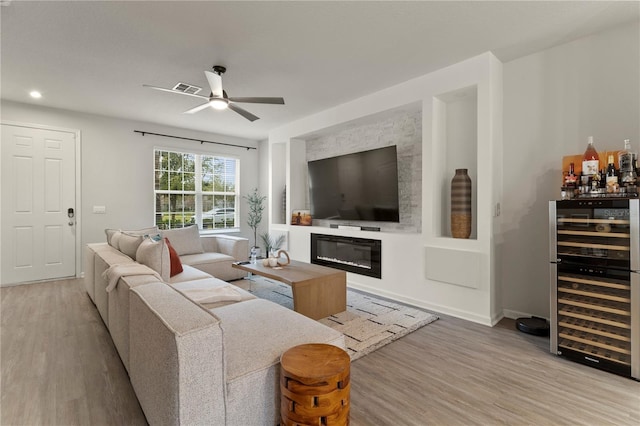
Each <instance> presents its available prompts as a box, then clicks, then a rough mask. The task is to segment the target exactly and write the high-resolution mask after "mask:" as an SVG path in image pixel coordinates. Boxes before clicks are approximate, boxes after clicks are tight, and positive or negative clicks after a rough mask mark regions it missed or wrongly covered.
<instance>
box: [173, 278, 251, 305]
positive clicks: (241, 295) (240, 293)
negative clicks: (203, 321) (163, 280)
mask: <svg viewBox="0 0 640 426" xmlns="http://www.w3.org/2000/svg"><path fill="white" fill-rule="evenodd" d="M171 286H172V287H173V288H175V289H176V290H179V291H180V292H181V293H183V294H184V295H185V296H186V297H189V298H190V299H192V300H193V301H195V302H198V303H200V304H201V305H202V306H204V307H206V308H208V309H211V308H217V307H219V306H224V305H228V304H230V303H236V302H242V301H245V300H252V299H255V298H256V296H254V295H253V294H251V293H249V292H248V291H246V290H243V289H241V288H240V287H238V286H235V285H233V284H229V283H228V282H226V281H222V280H219V279H218V278H207V279H204V280H195V281H184V282H181V283H175V284H171ZM218 288H224V289H227V288H231V289H233V291H234V293H231V294H234V295H235V296H237V297H226V296H228V294H227V293H226V292H224V293H221V294H220V295H219V297H218V300H208V301H206V300H205V301H204V302H203V301H201V300H196V299H198V298H200V299H202V298H204V297H205V296H207V295H206V294H204V292H205V291H206V290H209V289H218ZM192 295H194V297H191V296H192ZM212 296H215V294H212Z"/></svg>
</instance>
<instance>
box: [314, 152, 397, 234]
mask: <svg viewBox="0 0 640 426" xmlns="http://www.w3.org/2000/svg"><path fill="white" fill-rule="evenodd" d="M308 168H309V192H310V195H311V215H312V217H313V218H314V219H339V220H347V221H373V222H399V221H400V209H399V205H398V156H397V152H396V147H395V145H394V146H389V147H385V148H379V149H372V150H370V151H363V152H356V153H354V154H347V155H341V156H338V157H331V158H325V159H322V160H316V161H309V162H308Z"/></svg>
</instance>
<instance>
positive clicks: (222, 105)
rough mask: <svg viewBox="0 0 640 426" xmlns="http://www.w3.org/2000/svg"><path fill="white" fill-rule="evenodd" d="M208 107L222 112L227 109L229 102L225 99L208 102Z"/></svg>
mask: <svg viewBox="0 0 640 426" xmlns="http://www.w3.org/2000/svg"><path fill="white" fill-rule="evenodd" d="M209 105H211V108H213V109H217V110H223V109H227V107H228V106H229V101H228V100H226V99H213V100H212V101H211V102H209Z"/></svg>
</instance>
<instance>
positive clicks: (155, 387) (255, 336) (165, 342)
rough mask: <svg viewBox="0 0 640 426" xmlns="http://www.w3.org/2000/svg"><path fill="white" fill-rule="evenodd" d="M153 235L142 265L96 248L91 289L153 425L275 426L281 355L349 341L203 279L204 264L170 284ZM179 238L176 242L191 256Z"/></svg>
mask: <svg viewBox="0 0 640 426" xmlns="http://www.w3.org/2000/svg"><path fill="white" fill-rule="evenodd" d="M145 231H146V230H143V231H140V233H141V234H142V235H143V238H142V241H140V242H139V243H138V247H137V249H136V253H135V258H136V259H137V261H136V260H134V259H133V258H132V257H131V256H129V255H127V254H126V253H123V252H122V251H120V249H116V248H115V247H114V246H113V245H110V244H109V243H98V244H89V245H88V246H87V248H86V252H85V254H86V256H85V285H86V288H87V293H88V294H89V296H90V297H91V299H92V300H93V301H94V303H95V304H96V307H97V308H98V311H99V312H100V315H101V316H102V318H103V320H104V322H105V324H106V325H107V327H108V329H109V332H110V334H111V337H112V339H113V342H114V345H115V347H116V349H117V351H118V354H119V355H120V358H121V359H122V362H123V364H124V366H125V368H126V369H127V371H128V373H129V376H130V379H131V384H132V385H133V388H134V390H135V392H136V396H137V397H138V400H139V402H140V405H141V407H142V409H143V411H144V413H145V415H146V417H147V420H148V421H149V423H150V424H152V425H155V424H162V425H164V424H176V425H177V424H184V425H197V424H216V425H224V424H226V425H275V424H277V423H278V419H279V412H280V391H279V383H278V377H279V368H280V366H279V359H280V355H281V354H282V353H283V352H284V351H286V350H287V349H289V348H290V347H293V346H296V345H299V344H303V343H311V342H319V343H329V344H333V345H336V346H339V347H343V348H344V344H345V343H344V336H343V335H342V334H341V333H339V332H336V331H335V330H333V329H331V328H329V327H326V326H324V325H322V324H320V323H318V322H316V321H313V320H311V319H309V318H307V317H305V316H302V315H300V314H298V313H296V312H293V311H291V310H289V309H286V308H284V307H282V306H280V305H277V304H275V303H272V302H269V301H267V300H261V299H256V298H255V296H253V295H252V294H250V293H248V292H246V291H244V290H242V289H240V288H239V287H237V286H234V285H233V284H232V283H228V282H225V281H223V280H220V279H218V278H215V277H213V276H211V275H210V274H208V273H206V272H204V271H202V270H201V269H198V267H199V266H200V264H199V263H198V262H199V261H201V260H202V259H201V258H199V257H198V256H194V257H193V259H194V265H193V266H190V265H187V264H183V268H184V271H183V272H182V273H180V274H177V275H174V276H173V277H168V278H166V277H167V275H168V265H167V264H166V263H168V261H169V258H168V250H167V248H166V243H165V242H164V240H160V241H158V242H154V241H152V240H150V239H149V238H148V237H145V236H144V235H147V234H148V232H145ZM184 232H185V234H186V232H189V231H184ZM132 234H134V233H132ZM177 234H179V232H178V233H173V234H171V233H169V236H168V238H169V240H170V241H171V244H172V246H174V248H175V249H176V251H178V250H183V251H184V250H185V246H183V245H182V244H181V243H180V242H178V241H179V240H180V235H177ZM108 235H109V233H108ZM165 236H166V234H165ZM183 236H184V235H183ZM217 238H219V237H217ZM108 239H109V238H108ZM173 240H175V241H176V242H178V243H177V247H175V245H176V244H174V242H173ZM221 241H224V242H223V243H222V244H223V245H224V244H229V245H230V246H233V244H231V243H230V242H229V241H230V240H227V239H222V240H221ZM111 243H112V244H114V243H113V241H111ZM218 243H219V241H218ZM220 247H221V245H218V248H220ZM123 249H124V250H125V251H127V252H128V253H130V254H131V249H132V246H129V245H128V244H127V243H124V244H123ZM227 249H228V250H231V251H233V248H231V247H230V248H227ZM150 253H154V256H152V255H150ZM200 254H202V253H200ZM183 256H185V255H181V256H180V257H181V258H182V257H183ZM186 256H188V255H186ZM141 261H142V262H141ZM206 267H207V268H209V267H210V265H209V266H206ZM218 267H220V265H218ZM114 273H115V277H114ZM120 274H121V275H120ZM115 278H117V280H116V281H114V279H115ZM107 290H108V291H107Z"/></svg>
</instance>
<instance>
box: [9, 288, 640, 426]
mask: <svg viewBox="0 0 640 426" xmlns="http://www.w3.org/2000/svg"><path fill="white" fill-rule="evenodd" d="M0 296H1V302H2V303H1V310H2V313H1V317H2V320H1V324H0V326H1V330H0V336H1V352H0V355H1V357H2V358H1V367H2V374H1V380H2V382H1V388H2V389H1V398H2V399H1V405H0V410H1V413H0V425H3V426H4V425H44V424H47V425H74V424H77V425H124V424H127V425H138V424H146V421H145V418H144V415H143V413H142V410H141V409H140V406H139V404H138V402H137V400H136V397H135V394H134V392H133V390H132V388H131V385H130V384H129V380H128V377H127V374H126V371H125V369H124V367H123V366H122V363H121V362H120V359H119V358H118V356H117V354H116V350H115V348H114V346H113V343H112V342H111V339H110V337H109V334H108V332H107V330H106V328H105V326H104V324H103V323H102V320H101V319H100V316H99V315H98V313H97V311H96V309H95V307H94V306H93V304H92V303H91V302H90V300H89V298H88V296H87V295H86V293H85V292H84V289H83V287H82V282H81V281H80V280H68V281H58V282H50V283H43V284H31V285H25V286H18V287H6V288H2V289H1V290H0ZM548 347H549V341H548V339H547V338H541V337H535V336H530V335H526V334H523V333H520V332H518V331H516V330H515V329H514V326H513V322H512V321H503V322H501V323H500V324H499V325H498V326H496V327H494V328H489V327H485V326H481V325H477V324H474V323H470V322H467V321H462V320H458V319H455V318H450V317H446V316H442V317H441V319H440V320H438V321H436V322H435V323H433V324H430V325H428V326H426V327H423V328H421V329H420V330H418V331H416V332H414V333H411V334H409V335H408V336H406V337H404V338H402V339H400V340H398V341H396V342H394V343H391V344H390V345H387V346H385V347H383V348H381V349H379V350H377V351H376V352H374V353H372V354H370V355H367V356H365V357H363V358H361V359H360V360H358V361H356V362H354V363H353V364H352V366H351V379H352V388H351V424H352V425H354V426H361V425H494V424H508V425H529V424H530V425H547V424H548V425H551V424H553V425H562V424H566V425H569V424H570V425H580V424H584V425H605V424H610V425H638V424H640V383H639V382H636V381H633V380H630V379H625V378H622V377H618V376H615V375H612V374H609V373H605V372H601V371H599V370H596V369H593V368H590V367H586V366H582V365H580V364H576V363H573V362H570V361H567V360H565V359H562V358H559V357H556V356H553V355H551V354H550V353H549V351H548Z"/></svg>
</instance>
